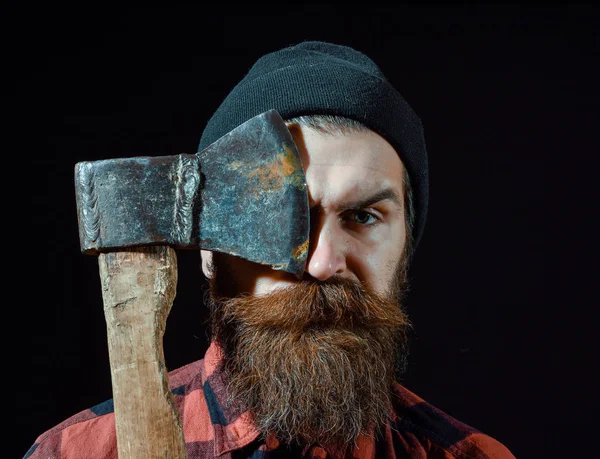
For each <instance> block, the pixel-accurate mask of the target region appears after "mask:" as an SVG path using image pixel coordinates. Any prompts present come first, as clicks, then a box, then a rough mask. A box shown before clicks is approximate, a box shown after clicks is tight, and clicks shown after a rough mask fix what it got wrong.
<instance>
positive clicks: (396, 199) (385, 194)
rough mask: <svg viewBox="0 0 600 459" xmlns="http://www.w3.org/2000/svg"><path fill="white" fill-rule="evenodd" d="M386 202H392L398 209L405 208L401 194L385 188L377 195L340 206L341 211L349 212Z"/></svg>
mask: <svg viewBox="0 0 600 459" xmlns="http://www.w3.org/2000/svg"><path fill="white" fill-rule="evenodd" d="M386 200H388V201H392V202H393V203H395V204H397V205H398V207H400V208H402V207H403V203H402V198H401V197H400V194H399V193H398V192H397V191H396V190H394V189H393V188H385V189H383V190H381V191H378V192H377V193H375V194H373V195H371V196H368V197H366V198H364V199H358V200H356V201H349V202H346V203H344V204H342V205H341V206H340V208H339V210H341V211H347V210H356V209H363V208H365V207H369V206H372V205H373V204H375V203H377V202H380V201H386Z"/></svg>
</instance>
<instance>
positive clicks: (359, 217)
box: [348, 210, 379, 226]
mask: <svg viewBox="0 0 600 459" xmlns="http://www.w3.org/2000/svg"><path fill="white" fill-rule="evenodd" d="M348 219H349V220H350V221H351V222H353V223H358V224H359V225H365V226H370V225H374V224H375V223H377V222H378V221H379V220H378V218H377V217H375V216H374V215H373V214H371V213H369V212H367V211H365V210H355V211H352V212H349V213H348Z"/></svg>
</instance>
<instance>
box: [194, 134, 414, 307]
mask: <svg viewBox="0 0 600 459" xmlns="http://www.w3.org/2000/svg"><path fill="white" fill-rule="evenodd" d="M290 131H291V132H292V135H293V137H294V141H295V143H296V145H297V147H298V151H299V153H300V156H301V159H302V163H303V165H304V170H305V173H306V181H307V186H308V194H309V204H310V208H311V213H310V220H311V232H310V246H309V257H308V264H307V268H306V273H305V276H304V278H305V279H313V280H314V279H317V280H320V281H326V280H328V279H331V278H334V277H336V278H344V279H350V280H354V281H359V282H361V283H362V284H363V285H365V286H366V287H368V288H369V289H371V290H373V291H375V292H377V293H379V294H382V295H385V296H388V297H390V296H391V295H393V293H394V292H393V288H394V285H395V284H394V282H395V277H396V276H397V269H398V264H399V262H400V260H401V257H402V254H403V250H404V245H405V240H406V225H405V218H404V208H403V184H402V178H403V165H402V162H401V161H400V159H399V157H398V154H397V153H396V151H395V150H394V149H393V148H392V146H391V145H390V144H389V143H388V142H387V141H386V140H385V139H383V138H382V137H381V136H379V135H378V134H376V133H374V132H372V131H366V130H365V131H358V132H348V133H345V134H343V135H342V134H336V135H332V134H326V133H322V132H318V131H316V130H313V129H310V128H306V127H300V126H298V125H293V126H291V127H290ZM213 256H214V257H215V259H214V260H213ZM202 260H203V265H202V266H203V271H204V273H205V275H207V276H208V277H211V276H212V273H211V269H210V265H211V263H212V262H214V263H215V264H217V265H219V267H220V268H222V269H221V272H223V271H226V272H227V276H225V275H224V276H223V277H222V278H221V279H216V281H217V284H218V285H221V286H222V288H223V291H222V292H220V293H223V294H226V295H227V296H235V295H240V294H251V295H261V294H266V293H269V292H271V291H273V290H275V289H277V288H280V287H284V286H286V285H292V284H294V283H295V282H297V280H296V278H295V277H294V276H293V275H291V274H288V273H285V272H282V271H275V270H272V269H270V267H268V266H262V265H258V264H256V263H252V262H249V261H246V260H243V259H240V258H236V257H232V256H228V255H223V254H216V253H215V254H214V255H213V254H212V253H211V252H207V251H203V252H202ZM224 277H226V278H224ZM221 281H223V282H221Z"/></svg>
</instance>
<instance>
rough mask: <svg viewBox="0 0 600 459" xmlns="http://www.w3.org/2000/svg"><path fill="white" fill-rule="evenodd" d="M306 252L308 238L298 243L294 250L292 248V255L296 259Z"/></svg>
mask: <svg viewBox="0 0 600 459" xmlns="http://www.w3.org/2000/svg"><path fill="white" fill-rule="evenodd" d="M307 252H308V239H307V240H306V241H304V242H303V243H302V244H300V245H299V246H298V247H296V248H295V249H294V250H292V257H294V258H295V259H296V260H298V259H299V258H302V257H304V256H305V255H306V253H307Z"/></svg>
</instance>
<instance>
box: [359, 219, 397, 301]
mask: <svg viewBox="0 0 600 459" xmlns="http://www.w3.org/2000/svg"><path fill="white" fill-rule="evenodd" d="M404 241H405V231H404V225H401V224H399V225H394V227H391V228H389V229H388V231H385V232H383V233H380V234H379V235H377V237H375V236H374V237H373V238H371V240H370V241H369V244H361V245H360V248H356V249H355V251H354V254H355V256H356V258H355V263H357V266H359V268H358V270H357V271H358V273H360V274H359V276H361V277H362V279H361V280H362V281H364V282H366V283H367V285H369V286H370V287H371V288H373V289H374V290H375V291H376V292H378V293H382V294H383V293H386V292H387V291H388V289H389V287H390V285H391V283H392V282H394V276H395V274H396V268H397V266H398V263H399V261H400V259H401V258H402V253H403V251H404Z"/></svg>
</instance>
